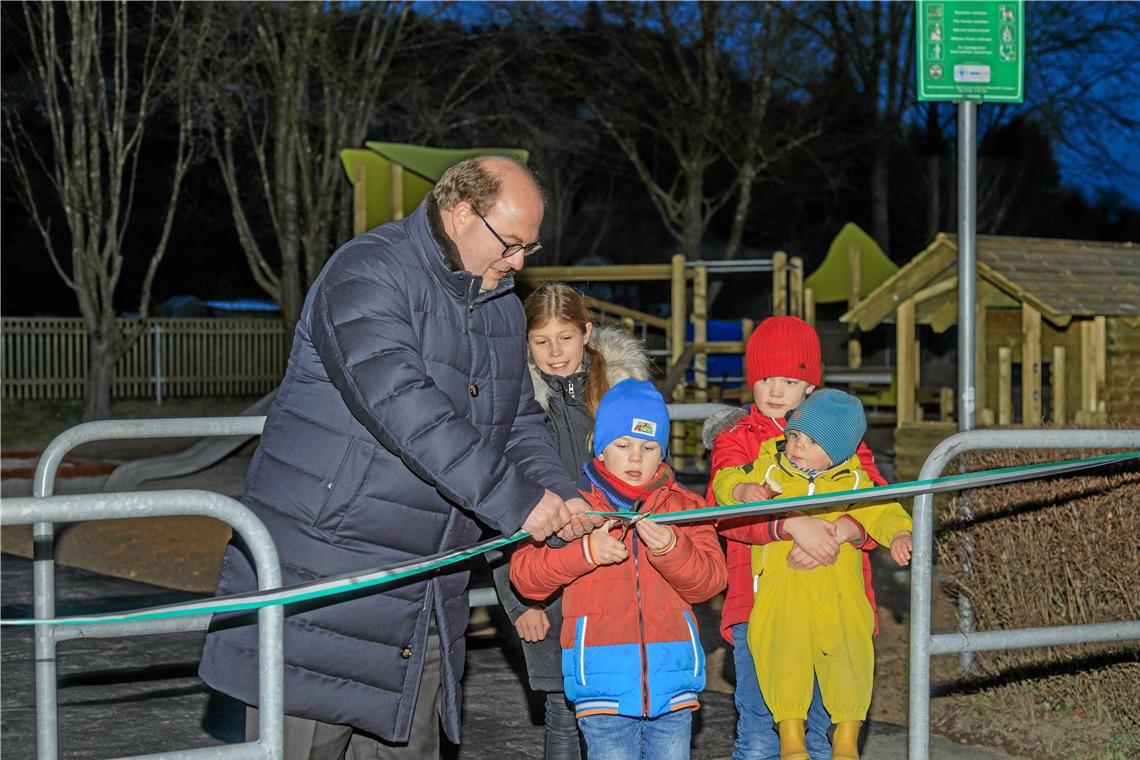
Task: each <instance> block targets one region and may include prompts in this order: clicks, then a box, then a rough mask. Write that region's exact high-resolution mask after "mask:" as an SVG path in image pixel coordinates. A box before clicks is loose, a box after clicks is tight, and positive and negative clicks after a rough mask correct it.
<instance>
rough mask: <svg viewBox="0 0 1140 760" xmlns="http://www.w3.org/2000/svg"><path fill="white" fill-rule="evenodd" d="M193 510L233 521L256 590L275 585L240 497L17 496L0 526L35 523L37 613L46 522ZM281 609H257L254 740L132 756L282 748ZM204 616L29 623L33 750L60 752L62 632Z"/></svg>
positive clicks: (182, 625) (268, 541) (70, 634)
mask: <svg viewBox="0 0 1140 760" xmlns="http://www.w3.org/2000/svg"><path fill="white" fill-rule="evenodd" d="M169 515H200V516H205V517H213V518H215V519H218V520H222V521H224V522H226V523H227V524H229V525H230V526H231V527H233V529H234V531H236V532H237V533H238V535H240V536H241V537H242V539H243V540H244V541H245V542H246V545H247V546H248V547H249V551H250V554H251V555H252V557H253V561H254V566H255V567H256V570H257V584H258V588H260V589H268V588H276V587H279V586H280V585H281V568H280V565H279V563H278V559H277V549H276V548H275V547H274V545H273V539H272V538H271V537H270V536H269V531H267V530H266V529H265V526H264V525H262V523H261V521H260V520H258V519H257V517H255V516H254V514H253V513H252V512H251V511H249V509H247V508H246V507H245V506H244V505H242V504H241V503H240V502H238V501H236V500H234V499H231V498H230V497H228V496H223V495H222V494H217V493H211V492H210V491H189V490H186V491H158V492H147V493H100V494H77V495H73V496H43V497H35V496H33V497H24V498H14V499H5V500H4V509H3V511H2V512H0V525H26V524H28V523H32V524H34V525H35V527H36V538H35V553H34V556H35V560H34V563H35V565H34V581H33V583H34V589H35V591H34V610H35V617H36V618H50V617H54V615H55V584H54V566H53V565H54V563H53V560H52V559H51V553H52V539H51V534H50V532H48V533H46V536H47V537H46V538H45V532H44V527H45V526H46V527H47V528H48V529H50V528H51V526H52V525H53V524H54V523H57V522H76V521H80V520H108V519H119V518H130V517H164V516H169ZM283 621H284V610H283V609H282V608H281V607H264V608H262V609H260V610H258V612H257V622H258V695H259V704H260V705H261V706H262V709H261V710H260V711H259V722H258V727H259V738H258V739H257V741H254V742H246V743H244V744H233V745H226V746H222V747H202V748H196V749H190V750H183V751H180V752H163V753H161V754H159V755H140V756H137V758H140V759H141V758H144V757H149V758H158V757H162V758H183V759H185V760H191V759H193V760H223V759H225V760H230V759H231V758H232V759H233V760H237V758H257V759H259V760H261V759H265V760H270V759H279V758H281V757H282V751H283V749H282V748H283V738H282V735H283V734H282V731H283V728H282V727H283V717H282V713H283V707H282V700H283V696H284V677H285V676H284V666H283V664H282V663H283V657H282V638H281V637H282V629H283ZM208 622H209V616H208V615H199V616H195V617H194V618H181V619H165V620H156V621H144V622H137V623H105V624H93V625H92V624H88V625H71V626H61V627H59V628H56V627H55V626H50V625H40V626H36V630H35V654H36V668H35V673H36V757H37V758H39V760H55V758H56V757H57V756H58V753H59V747H58V722H59V708H58V699H57V687H56V643H57V642H58V641H61V640H65V639H74V638H89V637H101V638H106V637H112V636H134V635H143V634H154V633H171V632H175V631H183V630H190V629H192V628H201V627H204V626H205V624H206V623H208Z"/></svg>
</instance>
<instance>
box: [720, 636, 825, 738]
mask: <svg viewBox="0 0 1140 760" xmlns="http://www.w3.org/2000/svg"><path fill="white" fill-rule="evenodd" d="M732 644H733V647H732V662H733V664H735V665H736V693H735V694H734V695H733V701H735V702H736V715H737V719H736V743H735V744H734V745H733V748H732V760H779V758H780V735H779V734H777V733H776V728H775V725H774V724H773V723H772V711H771V710H769V709H768V705H766V704H765V703H764V697H763V696H761V694H760V684H759V682H758V681H757V680H756V666H755V665H753V664H752V653H751V652H749V651H748V623H737V624H736V625H734V626H732ZM806 728H807V748H808V754H810V755H811V757H812V760H831V742H830V741H829V740H828V738H827V730H828V729H829V728H831V716H830V715H828V714H827V710H826V709H825V708H824V706H823V696H822V695H820V693H819V681H818V680H817V681H816V682H815V689H814V691H812V695H811V707H809V708H808V716H807V724H806Z"/></svg>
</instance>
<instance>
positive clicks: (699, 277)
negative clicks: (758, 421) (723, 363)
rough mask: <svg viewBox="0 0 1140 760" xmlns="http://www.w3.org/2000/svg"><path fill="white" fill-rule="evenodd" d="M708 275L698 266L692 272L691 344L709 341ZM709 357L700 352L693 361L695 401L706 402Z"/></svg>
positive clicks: (706, 271)
mask: <svg viewBox="0 0 1140 760" xmlns="http://www.w3.org/2000/svg"><path fill="white" fill-rule="evenodd" d="M708 294H709V273H708V270H707V269H706V268H705V267H703V266H699V267H697V268H696V269H695V270H694V271H693V342H694V343H707V342H708V339H709V300H708ZM708 371H709V355H708V354H707V353H705V352H704V351H702V352H701V353H699V354H697V356H696V358H695V359H694V360H693V380H694V381H696V386H697V392H696V397H695V398H696V400H697V401H708V387H709V374H708Z"/></svg>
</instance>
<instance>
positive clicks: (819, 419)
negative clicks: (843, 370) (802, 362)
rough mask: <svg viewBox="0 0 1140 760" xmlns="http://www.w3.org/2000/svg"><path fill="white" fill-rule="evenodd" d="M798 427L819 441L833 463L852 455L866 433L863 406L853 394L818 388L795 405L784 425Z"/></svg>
mask: <svg viewBox="0 0 1140 760" xmlns="http://www.w3.org/2000/svg"><path fill="white" fill-rule="evenodd" d="M788 430H798V431H800V432H801V433H805V434H807V436H808V437H809V438H811V439H812V440H813V441H815V442H816V443H818V444H819V445H820V447H821V448H822V449H823V450H824V452H825V453H826V454H827V458H828V459H830V460H831V464H832V466H834V465H837V464H839V463H840V462H844V461H846V460H848V459H850V458H851V455H852V454H854V453H855V450H856V449H857V448H859V442H860V441H862V440H863V434H864V433H866V432H867V415H865V414H864V413H863V405H862V404H861V403H859V399H857V398H855V397H854V396H852V395H851V394H850V393H844V392H843V391H837V390H834V389H832V388H826V389H824V390H819V391H816V392H815V393H813V394H811V395H810V396H808V397H807V398H806V399H805V400H804V402H803V403H802V404H800V405H799V406H798V407H796V410H795V411H794V412H792V416H791V417H790V418H789V419H788V424H787V426H786V427H785V428H784V431H785V433H786V432H787V431H788Z"/></svg>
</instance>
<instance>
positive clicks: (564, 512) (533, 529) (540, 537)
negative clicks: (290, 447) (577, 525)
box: [522, 491, 585, 542]
mask: <svg viewBox="0 0 1140 760" xmlns="http://www.w3.org/2000/svg"><path fill="white" fill-rule="evenodd" d="M572 501H582V500H581V499H572ZM583 503H585V502H583ZM568 522H570V510H569V509H567V507H566V502H564V501H562V497H561V496H559V495H558V494H556V493H554V492H553V491H544V492H543V494H542V498H541V499H539V501H538V504H535V505H534V509H532V510H531V511H530V515H529V516H528V517H527V518H526V522H524V523H523V524H522V529H523V530H525V531H526V532H527V533H529V534H530V537H531V538H533V539H534V540H535V541H538V542H542V541H545V540H546V539H548V538H550V536H552V535H554V534H555V533H556V532H558V531H559V530H561V529H562V527H563V526H565V525H566V524H567V523H568Z"/></svg>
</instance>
